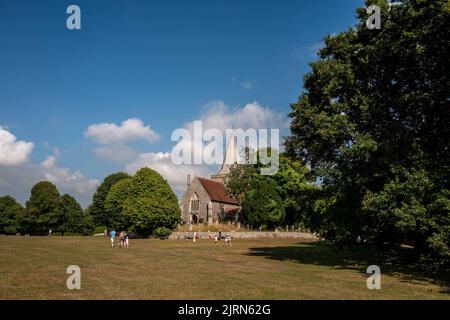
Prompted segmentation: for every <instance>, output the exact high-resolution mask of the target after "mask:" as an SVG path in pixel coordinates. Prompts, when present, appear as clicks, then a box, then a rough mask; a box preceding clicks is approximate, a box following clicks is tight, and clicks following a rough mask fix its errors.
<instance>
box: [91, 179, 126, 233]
mask: <svg viewBox="0 0 450 320" xmlns="http://www.w3.org/2000/svg"><path fill="white" fill-rule="evenodd" d="M129 177H130V176H129V175H128V174H126V173H124V172H118V173H114V174H111V175H109V176H107V177H106V178H105V179H104V180H103V182H102V183H101V184H100V185H99V186H98V188H97V191H96V192H95V193H94V196H93V198H92V204H91V206H90V207H89V212H90V215H91V216H92V219H93V220H94V223H95V224H96V225H97V226H107V227H111V218H110V216H109V214H108V212H107V210H106V209H105V202H106V198H107V197H108V194H109V191H110V190H111V188H112V186H113V185H115V184H116V183H118V182H119V181H121V180H123V179H127V178H129Z"/></svg>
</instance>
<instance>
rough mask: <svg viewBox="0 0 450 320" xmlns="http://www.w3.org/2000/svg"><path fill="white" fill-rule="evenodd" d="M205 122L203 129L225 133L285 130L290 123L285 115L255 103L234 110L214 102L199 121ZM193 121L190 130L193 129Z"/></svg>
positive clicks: (206, 108)
mask: <svg viewBox="0 0 450 320" xmlns="http://www.w3.org/2000/svg"><path fill="white" fill-rule="evenodd" d="M197 120H201V121H202V122H203V129H204V130H206V129H210V128H215V129H219V130H221V131H223V132H225V130H226V129H231V128H233V127H234V128H235V129H250V128H253V129H280V130H282V129H285V128H288V122H287V120H286V119H285V116H284V114H281V113H278V112H275V111H273V110H271V109H270V108H268V107H264V106H261V105H260V104H259V103H258V102H256V101H254V102H251V103H247V104H246V105H245V106H244V107H241V108H235V109H232V108H230V107H229V106H227V105H226V104H225V103H224V102H223V101H220V100H219V101H213V102H210V103H209V104H207V105H206V107H205V111H204V113H203V115H202V116H201V117H200V118H199V119H197ZM193 123H194V122H193V121H192V122H190V123H188V124H187V125H186V127H187V128H188V129H192V128H193Z"/></svg>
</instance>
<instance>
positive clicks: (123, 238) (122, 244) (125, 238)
mask: <svg viewBox="0 0 450 320" xmlns="http://www.w3.org/2000/svg"><path fill="white" fill-rule="evenodd" d="M116 234H117V233H116V230H114V229H113V230H112V231H111V233H110V234H109V237H110V238H111V247H112V248H114V245H115V240H116ZM119 239H120V240H119V244H118V246H119V248H128V247H129V245H130V236H129V235H128V233H126V232H125V231H121V232H120V233H119Z"/></svg>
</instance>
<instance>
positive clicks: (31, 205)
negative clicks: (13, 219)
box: [21, 181, 64, 234]
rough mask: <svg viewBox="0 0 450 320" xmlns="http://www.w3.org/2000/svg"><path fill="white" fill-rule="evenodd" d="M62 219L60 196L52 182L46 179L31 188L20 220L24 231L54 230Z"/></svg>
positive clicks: (43, 231)
mask: <svg viewBox="0 0 450 320" xmlns="http://www.w3.org/2000/svg"><path fill="white" fill-rule="evenodd" d="M63 220H64V214H63V211H62V208H61V197H60V194H59V191H58V189H57V188H56V186H55V185H54V184H52V183H51V182H48V181H42V182H39V183H37V184H36V185H35V186H34V187H33V188H32V189H31V197H30V199H29V200H28V201H27V203H26V213H25V215H24V217H23V219H22V221H21V225H22V228H23V229H24V231H25V232H26V233H32V234H45V233H46V232H47V231H48V230H49V229H53V230H56V228H57V226H59V225H60V224H61V223H62V221H63Z"/></svg>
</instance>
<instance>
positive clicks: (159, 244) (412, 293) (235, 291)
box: [0, 236, 450, 299]
mask: <svg viewBox="0 0 450 320" xmlns="http://www.w3.org/2000/svg"><path fill="white" fill-rule="evenodd" d="M130 245H131V246H130V248H129V249H119V248H114V249H112V248H111V247H109V240H108V239H104V238H94V237H64V238H61V237H52V238H49V237H30V238H25V237H6V236H0V299H450V285H449V284H450V280H449V274H445V273H444V272H440V273H432V272H431V271H430V270H429V269H428V268H426V267H425V268H423V267H422V266H419V265H415V264H413V263H411V262H410V261H408V259H407V256H408V250H407V249H404V250H401V251H395V253H393V252H389V251H382V252H380V251H379V250H378V251H375V250H374V249H370V248H369V249H368V248H361V249H358V250H357V251H354V252H352V253H348V252H347V253H337V252H336V251H335V250H334V249H333V248H332V247H329V246H326V245H324V244H320V243H313V242H309V243H308V242H304V243H299V242H298V241H296V240H281V239H278V240H277V239H271V240H235V241H234V242H233V247H232V248H228V247H225V245H224V243H223V241H222V243H220V244H219V245H217V246H214V243H213V242H212V241H208V240H202V241H199V242H197V243H193V242H192V241H187V240H180V241H164V240H131V242H130ZM371 264H377V265H379V266H380V267H381V272H382V280H381V281H382V282H381V286H382V288H381V290H368V289H367V287H366V279H367V276H368V275H367V274H365V270H366V268H367V266H369V265H371ZM69 265H78V266H79V267H80V268H81V290H68V289H67V287H66V279H67V277H68V276H69V275H68V274H66V268H67V266H69Z"/></svg>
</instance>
